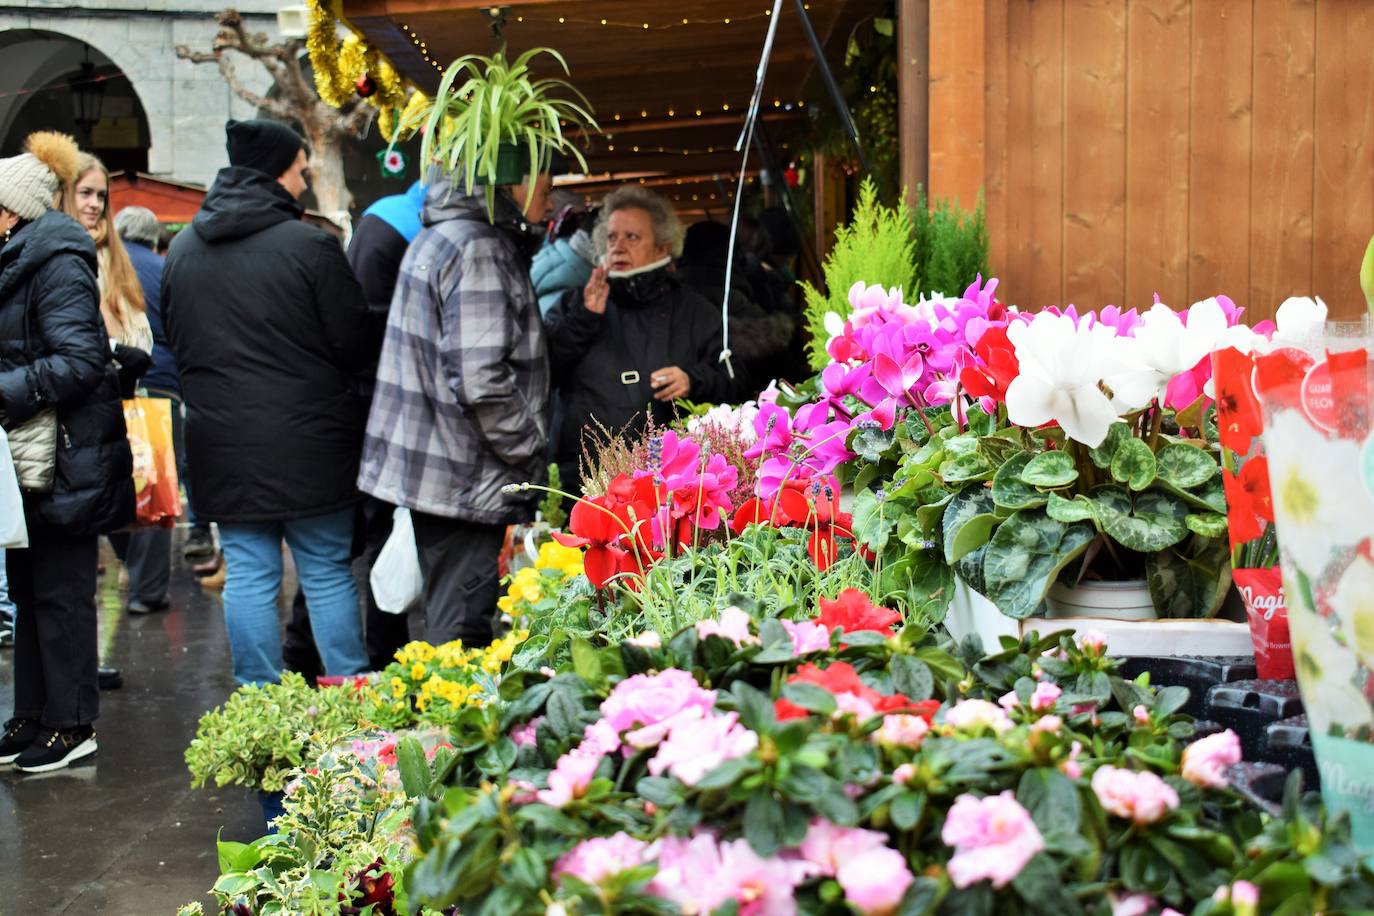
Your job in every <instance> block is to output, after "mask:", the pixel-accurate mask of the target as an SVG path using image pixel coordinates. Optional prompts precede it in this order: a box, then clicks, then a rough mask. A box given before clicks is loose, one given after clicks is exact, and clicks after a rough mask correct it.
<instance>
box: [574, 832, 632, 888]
mask: <svg viewBox="0 0 1374 916" xmlns="http://www.w3.org/2000/svg"><path fill="white" fill-rule="evenodd" d="M648 848H649V844H648V843H646V842H644V841H643V840H637V839H635V838H634V837H632V836H630V835H629V834H627V833H624V832H623V831H622V832H620V833H616V834H613V835H612V836H599V837H593V838H591V839H589V840H583V841H582V842H580V843H578V844H577V845H576V846H574V847H573V848H572V849H570V850H568V851H567V852H565V853H563V855H562V856H560V857H559V859H558V862H557V863H556V864H555V865H554V867H553V875H554V877H555V878H559V877H562V876H563V875H572V876H573V877H574V878H578V879H580V880H582V881H585V882H587V883H588V884H600V883H601V882H602V881H605V880H606V879H607V878H614V877H615V876H616V875H618V874H620V873H621V872H623V871H627V870H628V869H631V868H636V867H638V866H640V865H642V864H644V851H645V850H646V849H648Z"/></svg>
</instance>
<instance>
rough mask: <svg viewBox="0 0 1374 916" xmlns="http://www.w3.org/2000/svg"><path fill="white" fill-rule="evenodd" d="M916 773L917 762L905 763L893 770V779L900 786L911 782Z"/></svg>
mask: <svg viewBox="0 0 1374 916" xmlns="http://www.w3.org/2000/svg"><path fill="white" fill-rule="evenodd" d="M915 775H916V764H914V763H904V764H902V765H901V766H899V767H897V769H895V770H893V771H892V781H893V782H894V783H895V784H897V785H899V786H904V785H906V784H907V783H909V782H911V778H912V777H913V776H915Z"/></svg>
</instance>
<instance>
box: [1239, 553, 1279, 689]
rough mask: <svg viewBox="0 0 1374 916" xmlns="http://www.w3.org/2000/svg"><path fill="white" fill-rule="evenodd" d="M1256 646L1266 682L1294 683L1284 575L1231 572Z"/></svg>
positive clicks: (1274, 570) (1275, 570) (1269, 570)
mask: <svg viewBox="0 0 1374 916" xmlns="http://www.w3.org/2000/svg"><path fill="white" fill-rule="evenodd" d="M1231 578H1232V579H1233V580H1234V581H1235V583H1236V590H1237V591H1238V592H1240V597H1241V600H1242V601H1244V602H1245V616H1246V617H1247V618H1248V619H1249V621H1250V639H1251V640H1252V641H1253V643H1254V645H1255V668H1256V669H1257V671H1258V673H1259V676H1260V677H1262V678H1264V679H1266V680H1292V679H1293V645H1292V642H1291V641H1290V639H1289V636H1288V607H1287V605H1285V604H1284V601H1283V573H1282V572H1281V570H1280V569H1279V567H1277V566H1271V567H1269V568H1267V569H1237V570H1233V571H1232V572H1231Z"/></svg>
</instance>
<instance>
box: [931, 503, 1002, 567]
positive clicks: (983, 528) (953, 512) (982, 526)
mask: <svg viewBox="0 0 1374 916" xmlns="http://www.w3.org/2000/svg"><path fill="white" fill-rule="evenodd" d="M995 508H996V504H995V503H993V501H992V494H991V493H989V492H988V490H987V488H985V487H981V486H977V487H969V488H968V489H966V490H962V491H960V492H958V493H956V494H954V498H953V499H951V500H950V501H949V505H947V506H946V507H945V514H944V518H943V519H942V521H941V527H942V534H943V539H944V543H945V562H946V563H953V562H955V561H956V560H958V559H959V558H960V557H963V556H965V555H966V554H968V553H970V552H972V551H974V550H977V549H978V548H979V547H981V546H982V545H983V544H986V543H987V540H988V537H989V534H990V532H991V530H992V526H993V524H995V523H996V521H997V519H996V516H995V515H993V510H994V509H995ZM970 526H972V529H971V530H970V531H969V532H968V533H967V534H965V529H966V528H969V527H970Z"/></svg>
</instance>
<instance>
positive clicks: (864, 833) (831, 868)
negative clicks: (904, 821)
mask: <svg viewBox="0 0 1374 916" xmlns="http://www.w3.org/2000/svg"><path fill="white" fill-rule="evenodd" d="M885 845H887V835H886V834H884V833H879V832H878V831H876V830H862V829H860V828H857V827H841V826H840V825H839V824H835V823H832V822H831V821H828V820H826V819H825V818H822V817H818V818H815V819H814V820H812V821H811V825H810V826H809V827H808V828H807V830H806V838H805V839H803V840H802V844H801V846H800V848H799V849H798V850H797V851H798V852H800V853H801V857H802V858H803V859H805V860H806V861H807V862H810V863H811V864H812V865H814V866H816V867H817V869H819V871H818V874H822V875H833V874H835V872H836V870H837V869H838V868H839V867H840V864H841V863H842V862H843V861H844V860H845V859H847V858H852V857H853V856H855V855H858V854H859V853H860V852H863V851H864V850H867V849H877V848H879V847H882V846H885Z"/></svg>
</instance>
